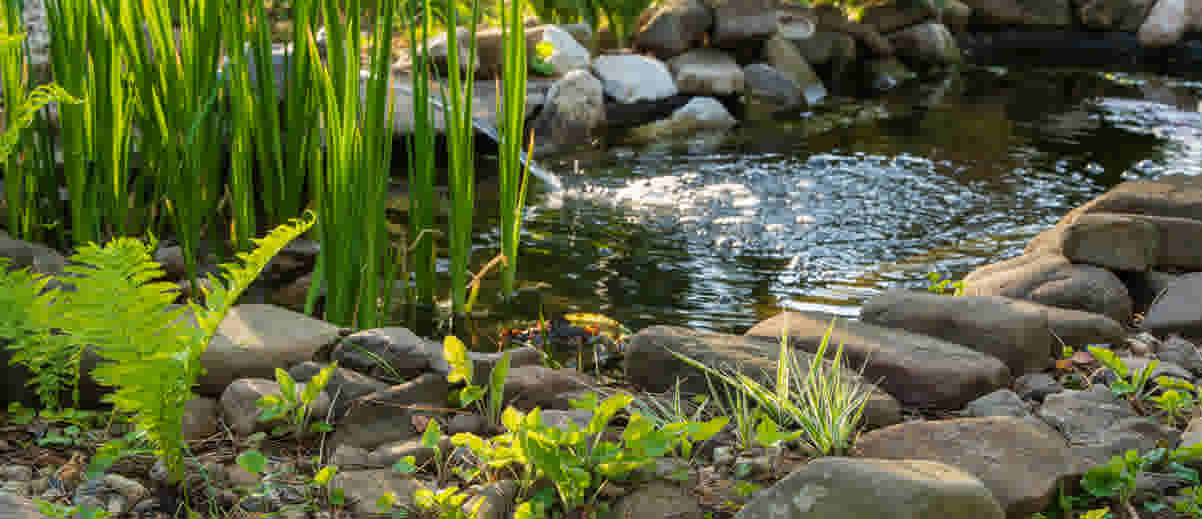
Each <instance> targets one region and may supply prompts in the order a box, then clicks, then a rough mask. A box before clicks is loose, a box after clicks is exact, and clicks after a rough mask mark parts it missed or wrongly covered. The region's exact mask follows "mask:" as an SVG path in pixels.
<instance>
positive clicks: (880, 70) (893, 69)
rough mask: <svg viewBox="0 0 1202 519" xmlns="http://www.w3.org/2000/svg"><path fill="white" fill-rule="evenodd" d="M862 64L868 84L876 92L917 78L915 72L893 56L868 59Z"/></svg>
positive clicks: (890, 88)
mask: <svg viewBox="0 0 1202 519" xmlns="http://www.w3.org/2000/svg"><path fill="white" fill-rule="evenodd" d="M864 66H865V76H866V77H867V78H868V84H869V85H870V86H871V87H872V89H873V90H876V91H878V92H885V91H888V90H892V89H894V88H896V87H897V86H899V85H902V84H904V83H907V82H909V81H911V80H914V79H917V78H918V74H917V73H915V72H914V71H913V70H910V68H909V67H907V66H906V65H905V64H903V63H902V62H901V60H899V59H897V58H894V57H888V58H877V59H873V60H869V61H868V62H867V63H865V65H864Z"/></svg>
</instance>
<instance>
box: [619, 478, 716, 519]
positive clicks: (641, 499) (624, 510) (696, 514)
mask: <svg viewBox="0 0 1202 519" xmlns="http://www.w3.org/2000/svg"><path fill="white" fill-rule="evenodd" d="M614 516H615V517H639V518H640V519H644V518H645V519H702V517H704V515H703V514H702V512H701V507H700V506H698V504H697V498H695V497H693V496H692V495H691V494H689V493H688V492H686V491H685V490H684V489H682V488H680V487H679V486H677V485H673V484H671V483H668V482H666V481H652V482H650V483H648V484H646V485H640V486H639V487H638V488H636V489H635V490H634V491H633V492H631V493H630V494H629V495H626V496H623V497H622V498H621V499H620V500H618V503H617V505H615V506H614Z"/></svg>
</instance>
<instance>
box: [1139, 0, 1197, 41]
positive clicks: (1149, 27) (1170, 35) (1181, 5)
mask: <svg viewBox="0 0 1202 519" xmlns="http://www.w3.org/2000/svg"><path fill="white" fill-rule="evenodd" d="M1194 11H1195V9H1193V8H1191V5H1190V2H1189V0H1156V2H1155V4H1154V5H1153V6H1152V9H1151V10H1150V11H1148V17H1147V18H1146V19H1144V23H1143V24H1142V25H1140V27H1139V33H1138V36H1139V43H1140V44H1141V45H1143V46H1145V47H1168V46H1170V45H1174V44H1176V43H1177V42H1178V41H1180V40H1181V36H1182V35H1184V34H1185V31H1186V29H1188V28H1189V23H1190V20H1191V19H1192V18H1193V15H1194Z"/></svg>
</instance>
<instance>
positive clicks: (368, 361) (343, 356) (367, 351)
mask: <svg viewBox="0 0 1202 519" xmlns="http://www.w3.org/2000/svg"><path fill="white" fill-rule="evenodd" d="M330 358H331V359H332V360H336V361H338V366H339V367H341V368H346V369H350V370H354V371H358V372H359V373H363V374H366V375H369V376H371V377H374V378H377V379H382V380H388V381H390V382H393V383H400V382H403V381H405V380H409V379H411V378H413V377H416V376H418V375H420V374H422V373H425V372H426V371H436V372H442V373H447V372H449V371H450V368H449V367H447V365H446V361H444V360H443V357H442V345H441V344H439V343H435V342H432V341H428V340H426V339H423V338H421V337H418V336H417V334H415V333H413V332H411V331H409V329H408V328H399V327H397V328H376V329H373V330H364V331H361V332H358V333H354V334H351V335H350V336H348V337H346V338H345V339H343V340H342V342H340V343H339V344H338V346H335V347H334V352H333V353H332V354H331V355H330ZM306 360H308V359H306ZM396 379H399V380H396Z"/></svg>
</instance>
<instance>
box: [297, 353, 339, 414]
mask: <svg viewBox="0 0 1202 519" xmlns="http://www.w3.org/2000/svg"><path fill="white" fill-rule="evenodd" d="M335 369H338V361H334V362H333V363H331V364H330V365H329V366H326V367H325V368H322V370H321V371H319V372H317V375H315V376H314V377H313V378H311V379H309V382H308V383H307V384H306V385H305V390H304V392H302V394H301V403H302V404H304V405H306V406H309V405H312V404H313V401H315V400H317V396H318V395H320V394H321V392H322V391H323V390H325V388H326V386H328V385H329V384H330V377H331V376H333V374H334V370H335Z"/></svg>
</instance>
